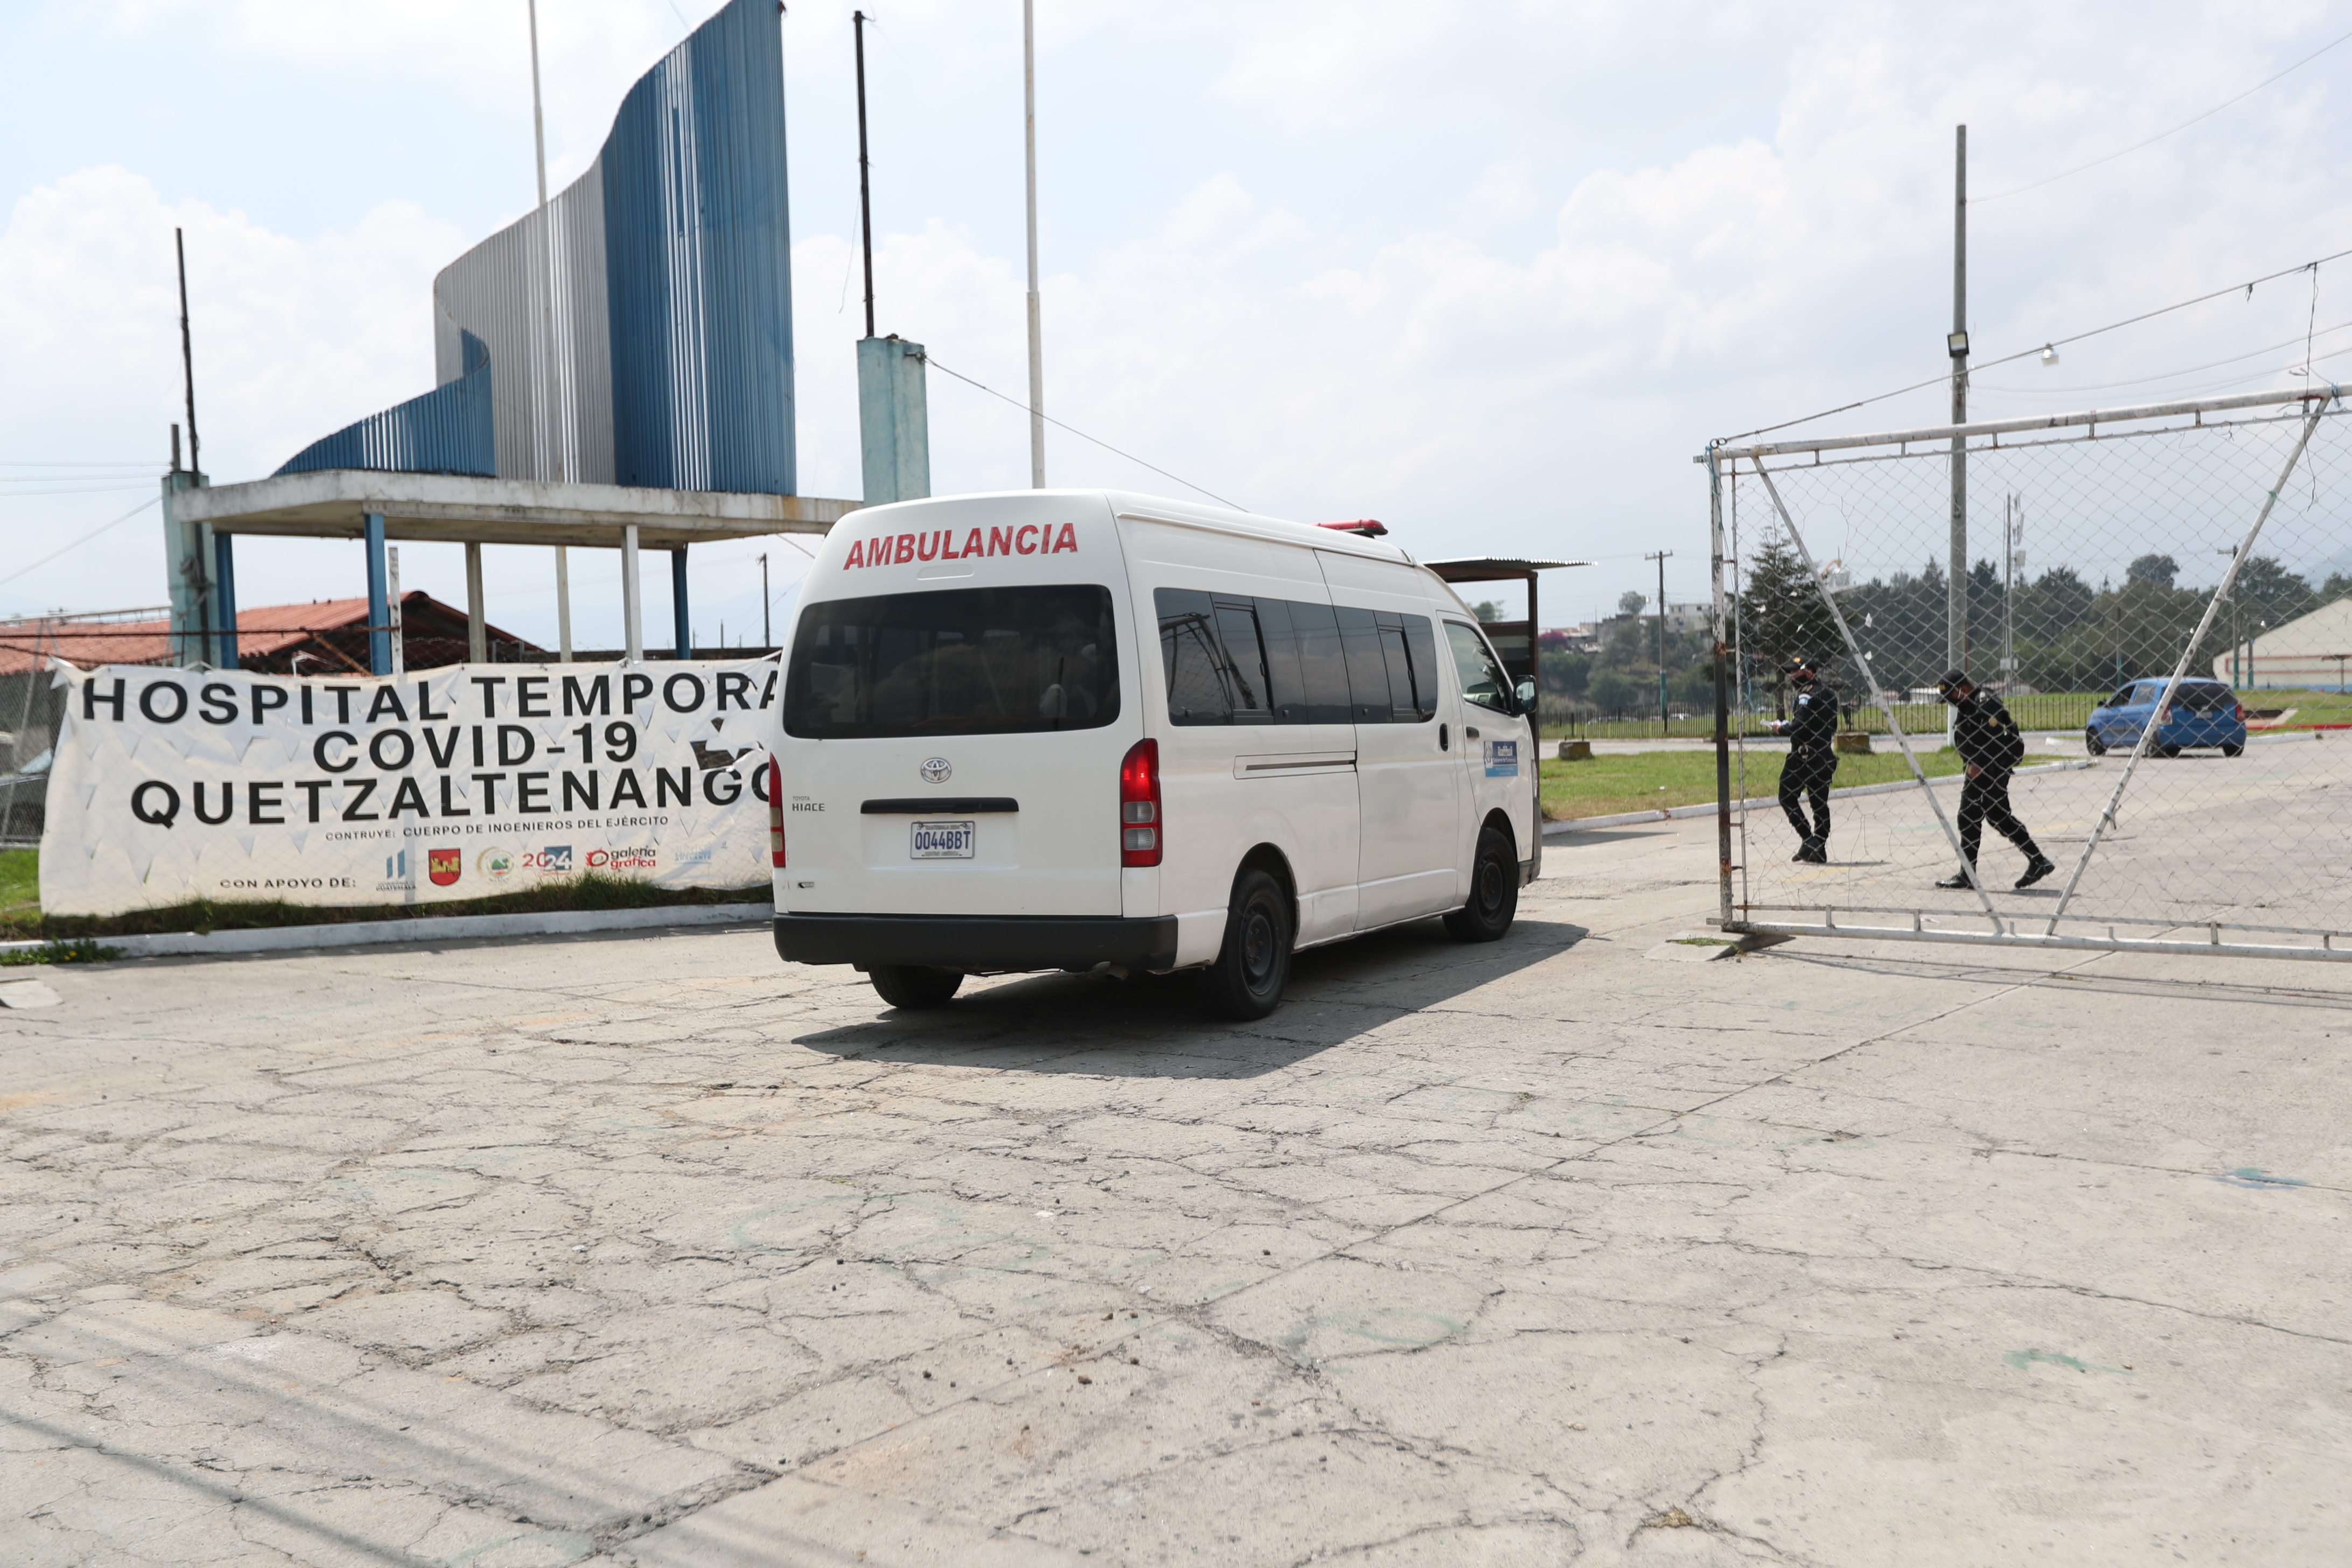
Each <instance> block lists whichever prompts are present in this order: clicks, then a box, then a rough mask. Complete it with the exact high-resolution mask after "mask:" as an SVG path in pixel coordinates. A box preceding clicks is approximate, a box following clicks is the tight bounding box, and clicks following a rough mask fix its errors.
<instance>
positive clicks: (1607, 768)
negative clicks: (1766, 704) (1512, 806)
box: [1543, 751, 1960, 822]
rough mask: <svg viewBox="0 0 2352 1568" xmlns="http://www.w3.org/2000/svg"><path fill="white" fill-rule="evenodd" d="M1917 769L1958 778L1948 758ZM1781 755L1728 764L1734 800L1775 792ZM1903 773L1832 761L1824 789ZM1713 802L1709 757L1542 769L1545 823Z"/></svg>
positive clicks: (1889, 755)
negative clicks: (1834, 768) (1832, 774)
mask: <svg viewBox="0 0 2352 1568" xmlns="http://www.w3.org/2000/svg"><path fill="white" fill-rule="evenodd" d="M1918 756H1919V763H1920V765H1921V766H1922V767H1924V768H1926V769H1927V773H1928V775H1929V776H1930V777H1938V778H1939V777H1942V776H1943V775H1945V774H1947V773H1958V772H1959V771H1960V759H1959V755H1958V753H1957V752H1950V751H1936V752H1927V751H1922V752H1919V753H1918ZM1783 760H1784V753H1781V752H1748V756H1747V762H1746V765H1745V767H1744V769H1743V767H1742V764H1741V761H1740V759H1739V758H1738V756H1734V757H1733V758H1732V759H1731V788H1732V792H1733V795H1734V796H1735V797H1748V798H1758V797H1763V796H1769V795H1772V794H1774V793H1775V792H1776V791H1778V790H1779V789H1780V763H1782V761H1783ZM1910 776H1911V770H1910V768H1909V767H1907V766H1906V765H1905V763H1904V761H1903V754H1902V753H1901V752H1873V753H1872V754H1871V755H1869V756H1866V757H1852V756H1848V757H1840V758H1839V759H1838V771H1837V777H1835V778H1834V779H1832V780H1831V781H1830V787H1831V788H1832V789H1844V788H1847V787H1848V786H1850V785H1853V784H1893V783H1894V782H1895V781H1896V780H1897V779H1907V778H1909V777H1910ZM1714 799H1715V753H1714V752H1631V753H1628V754H1625V755H1622V756H1609V755H1602V756H1598V757H1595V758H1593V759H1592V760H1591V762H1589V763H1562V762H1547V763H1544V764H1543V807H1544V815H1545V816H1548V817H1549V818H1551V819H1552V820H1553V821H1556V822H1557V821H1561V820H1564V819H1566V818H1569V817H1578V816H1616V815H1617V814H1618V813H1619V812H1624V811H1663V810H1665V809H1666V808H1668V807H1670V806H1677V805H1700V804H1702V803H1705V802H1710V801H1713V800H1714Z"/></svg>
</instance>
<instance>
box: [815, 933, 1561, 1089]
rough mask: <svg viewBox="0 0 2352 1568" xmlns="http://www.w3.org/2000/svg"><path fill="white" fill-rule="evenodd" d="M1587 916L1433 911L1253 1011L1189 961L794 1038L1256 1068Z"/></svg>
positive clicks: (1449, 995) (1078, 1065) (1328, 956)
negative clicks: (1233, 1005)
mask: <svg viewBox="0 0 2352 1568" xmlns="http://www.w3.org/2000/svg"><path fill="white" fill-rule="evenodd" d="M1587 934H1589V933H1588V932H1587V931H1586V928H1584V927H1583V926H1580V925H1570V924H1568V923H1565V922H1562V921H1530V920H1522V921H1518V922H1517V923H1516V924H1515V925H1513V926H1512V928H1511V934H1510V935H1508V936H1507V937H1505V938H1504V939H1503V940H1502V941H1500V942H1455V941H1454V940H1453V939H1452V938H1451V937H1448V936H1447V935H1446V934H1445V932H1444V928H1443V927H1442V926H1440V925H1439V924H1438V922H1437V921H1434V920H1430V921H1415V922H1414V923H1413V924H1412V925H1409V926H1400V927H1397V928H1395V929H1394V930H1391V931H1378V932H1375V933H1373V934H1372V935H1370V936H1366V937H1359V938H1357V939H1355V940H1354V941H1351V942H1339V943H1337V944H1335V945H1333V946H1331V947H1327V948H1318V949H1316V950H1314V951H1313V952H1302V953H1300V954H1299V955H1298V957H1297V960H1296V961H1295V963H1294V964H1293V966H1292V969H1291V977H1290V991H1289V994H1288V996H1287V998H1286V1000H1285V1001H1284V1003H1283V1005H1281V1006H1280V1007H1279V1008H1277V1009H1276V1011H1275V1013H1274V1014H1273V1016H1270V1017H1266V1018H1261V1019H1259V1020H1258V1021H1257V1022H1256V1023H1254V1024H1235V1023H1231V1022H1228V1021H1225V1020H1223V1019H1218V1018H1213V1017H1210V1016H1207V1015H1206V1014H1205V1013H1204V1012H1202V1008H1201V1005H1200V1003H1199V1002H1198V1001H1197V1000H1196V999H1195V996H1194V989H1193V981H1194V977H1193V976H1192V975H1190V974H1173V975H1143V976H1139V977H1137V978H1135V979H1131V980H1124V981H1122V980H1112V979H1108V978H1098V977H1096V976H1093V975H1085V974H1039V975H1031V976H1028V977H1026V978H1024V979H1019V980H1013V981H1009V982H1005V983H1003V984H993V985H990V986H988V987H986V988H985V989H983V990H977V991H968V992H966V993H965V994H962V995H961V996H959V997H957V998H956V1000H955V1001H954V1002H953V1003H951V1004H950V1005H948V1006H946V1007H943V1008H940V1009H939V1010H938V1011H936V1012H923V1013H905V1012H898V1011H895V1010H890V1009H887V1008H885V1007H883V1005H882V1003H881V1000H880V999H879V998H878V997H877V999H876V1000H875V1004H874V1005H875V1008H876V1010H877V1017H876V1018H875V1019H874V1020H873V1022H871V1023H866V1024H850V1025H845V1026H841V1027H838V1028H831V1029H821V1030H817V1031H815V1032H814V1033H811V1034H807V1035H802V1036H798V1037H795V1040H794V1043H795V1044H798V1045H803V1046H806V1047H809V1048H810V1049H811V1050H816V1051H824V1052H826V1053H828V1054H830V1055H833V1056H836V1057H845V1058H858V1059H860V1060H866V1061H891V1062H923V1063H928V1064H931V1065H934V1066H956V1067H978V1068H993V1069H996V1070H999V1071H1019V1072H1047V1073H1065V1072H1066V1073H1094V1074H1098V1075H1102V1076H1106V1077H1121V1078H1151V1077H1170V1078H1179V1077H1181V1078H1202V1077H1221V1078H1223V1077H1230V1078H1254V1077H1256V1076H1257V1075H1258V1074H1261V1073H1267V1072H1275V1071H1278V1070H1280V1069H1281V1068H1286V1067H1291V1066H1295V1065H1296V1064H1297V1063H1298V1062H1301V1061H1304V1060H1306V1059H1307V1058H1310V1057H1313V1056H1315V1055H1317V1054H1318V1053H1319V1052H1322V1051H1326V1050H1328V1049H1330V1048H1331V1047H1334V1046H1338V1045H1341V1044H1344V1043H1345V1042H1347V1041H1348V1040H1350V1039H1352V1038H1354V1037H1357V1036H1359V1035H1361V1034H1363V1033H1364V1032H1366V1031H1367V1030H1370V1029H1374V1028H1377V1027H1379V1026H1381V1025H1383V1024H1385V1023H1387V1022H1389V1021H1390V1020H1391V1019H1392V1018H1396V1017H1398V1016H1402V1015H1404V1014H1408V1013H1413V1012H1418V1011H1421V1010H1422V1009H1423V1008H1427V1007H1434V1006H1442V1005H1444V1004H1445V1003H1447V1002H1450V1001H1453V1000H1454V998H1456V997H1458V996H1460V995H1462V994H1465V992H1469V991H1472V990H1475V989H1476V988H1477V987H1479V986H1481V985H1486V984H1491V983H1492V982H1494V981H1496V980H1500V979H1503V978H1506V977H1507V976H1509V975H1512V974H1516V973H1518V972H1520V971H1522V970H1525V969H1528V968H1530V967H1532V966H1533V965H1535V964H1538V963H1542V962H1544V961H1545V960H1546V959H1548V958H1551V957H1553V956H1554V955H1556V954H1558V953H1561V952H1566V951H1567V950H1568V949H1570V948H1571V947H1573V946H1575V945H1576V944H1577V943H1578V942H1581V941H1583V940H1584V938H1585V936H1586V935H1587Z"/></svg>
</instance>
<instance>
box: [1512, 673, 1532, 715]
mask: <svg viewBox="0 0 2352 1568" xmlns="http://www.w3.org/2000/svg"><path fill="white" fill-rule="evenodd" d="M1511 697H1512V699H1513V700H1515V701H1516V702H1517V703H1518V705H1519V707H1518V710H1519V711H1520V712H1522V713H1532V712H1534V711H1535V710H1536V683H1535V682H1534V681H1532V680H1522V681H1520V682H1519V685H1518V689H1517V690H1516V691H1514V692H1512V693H1511Z"/></svg>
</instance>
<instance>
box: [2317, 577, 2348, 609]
mask: <svg viewBox="0 0 2352 1568" xmlns="http://www.w3.org/2000/svg"><path fill="white" fill-rule="evenodd" d="M2319 597H2320V600H2321V602H2322V603H2324V604H2329V605H2332V604H2334V603H2335V602H2336V600H2338V599H2352V573H2344V572H2330V573H2329V574H2327V581H2326V582H2325V583H2322V584H2320V585H2319Z"/></svg>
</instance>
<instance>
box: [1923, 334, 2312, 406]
mask: <svg viewBox="0 0 2352 1568" xmlns="http://www.w3.org/2000/svg"><path fill="white" fill-rule="evenodd" d="M2347 327H2352V321H2338V322H2336V324H2335V325H2334V326H2332V327H2322V328H2320V329H2319V331H2318V332H2317V333H2316V334H2314V333H2311V332H2308V331H2306V332H2305V334H2304V336H2302V337H2300V338H2282V339H2281V340H2279V341H2278V342H2274V343H2265V344H2263V346H2262V347H2261V348H2258V349H2248V350H2247V351H2246V352H2245V353H2242V354H2231V355H2230V356H2229V357H2228V358H2226V359H2215V360H2207V361H2206V362H2205V363H2203V364H2185V365H2182V366H2181V367H2180V368H2179V370H2168V371H2163V372H2160V373H2159V374H2155V375H2140V376H2134V377H2132V378H2130V379H2129V380H2126V381H2101V382H2093V383H2091V384H2087V385H2078V386H2030V387H2029V386H1994V385H1992V384H1990V383H1987V382H1981V381H1977V380H1975V379H1973V378H1971V379H1970V381H1969V389H1970V390H1971V391H1975V392H1997V393H2000V394H2002V395H2005V396H2011V397H2044V398H2072V397H2076V396H2079V395H2082V394H2084V393H2085V392H2113V391H2115V390H2116V388H2117V387H2124V386H2150V385H2153V384H2156V383H2158V382H2159V381H2171V380H2174V379H2176V378H2178V377H2179V376H2184V375H2195V374H2197V373H2198V372H2199V371H2200V370H2219V369H2220V368H2221V366H2223V365H2225V364H2235V363H2238V362H2239V361H2240V360H2248V359H2255V358H2258V357H2259V356H2261V355H2263V354H2267V353H2277V352H2278V351H2279V350H2281V349H2284V348H2293V347H2294V345H2295V344H2296V343H2302V344H2303V345H2304V352H2305V356H2306V357H2307V356H2308V355H2309V353H2310V340H2311V339H2312V337H2314V336H2318V337H2323V338H2324V337H2326V336H2327V335H2328V334H2329V333H2330V332H2340V331H2344V329H2345V328H2347ZM2255 374H2261V375H2268V374H2271V373H2270V372H2269V371H2260V372H2256V373H2255Z"/></svg>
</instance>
